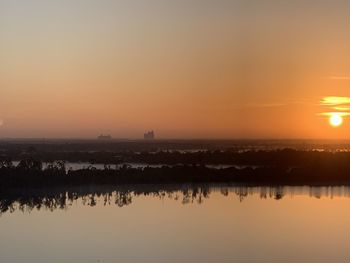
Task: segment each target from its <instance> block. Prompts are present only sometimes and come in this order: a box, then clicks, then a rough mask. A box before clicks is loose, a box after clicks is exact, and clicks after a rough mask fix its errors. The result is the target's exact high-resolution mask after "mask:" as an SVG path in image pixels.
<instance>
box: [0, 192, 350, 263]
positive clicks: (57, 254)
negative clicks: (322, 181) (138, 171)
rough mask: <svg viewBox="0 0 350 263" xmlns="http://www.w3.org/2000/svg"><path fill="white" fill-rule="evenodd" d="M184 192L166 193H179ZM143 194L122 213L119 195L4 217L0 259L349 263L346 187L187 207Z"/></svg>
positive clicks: (231, 197) (221, 195) (232, 195)
mask: <svg viewBox="0 0 350 263" xmlns="http://www.w3.org/2000/svg"><path fill="white" fill-rule="evenodd" d="M281 189H283V198H278V200H276V199H275V197H276V196H279V193H281ZM91 190H92V189H90V192H91ZM153 190H154V189H153ZM153 190H152V191H153ZM184 190H186V188H185V189H183V188H182V189H181V188H180V189H168V191H173V195H174V196H175V195H177V194H179V195H180V196H183V193H184ZM188 190H189V189H188ZM85 191H86V193H88V192H89V191H87V190H86V189H85ZM94 191H96V189H95V190H94ZM134 191H135V192H136V191H137V190H136V189H134ZM139 191H140V192H139V194H138V195H136V194H134V193H132V194H131V196H132V204H131V205H125V206H121V207H119V206H116V205H114V200H115V196H116V193H117V192H114V193H112V195H111V196H112V200H113V202H111V205H108V202H107V204H105V201H104V198H105V197H104V195H100V197H97V196H96V198H95V199H96V203H95V204H94V205H93V206H91V201H89V200H91V198H90V197H91V195H87V196H86V197H82V198H78V199H76V200H75V201H74V202H73V203H72V204H71V205H70V207H69V209H52V211H50V210H49V209H39V210H37V209H33V210H28V211H24V212H23V211H20V210H18V209H15V210H14V211H13V213H4V214H2V216H1V217H0V227H1V229H2V237H1V239H0V252H1V253H0V261H1V262H174V263H175V262H240V263H241V262H269V263H270V262H346V260H347V259H348V257H349V256H350V252H349V250H348V246H347V240H348V236H349V234H350V227H349V224H348V218H349V216H350V212H349V211H350V209H349V208H350V199H349V198H348V197H349V194H348V192H349V191H348V188H345V187H336V188H328V187H327V188H307V187H302V188H294V187H286V188H242V187H233V188H232V187H215V188H211V189H210V194H209V196H208V198H205V201H204V202H202V203H201V204H200V205H199V204H198V202H196V201H194V202H192V201H190V202H188V203H187V204H186V205H184V203H183V202H182V199H181V198H180V199H179V200H177V199H176V198H174V196H173V197H171V198H169V197H168V194H167V193H166V192H167V191H165V192H164V194H162V193H161V194H160V195H156V194H147V193H146V192H145V190H143V191H141V190H139ZM191 191H193V189H192V190H191ZM270 191H271V192H272V193H273V194H272V196H271V198H270V194H269V193H270ZM107 192H108V191H107ZM265 192H267V196H268V197H267V198H265V194H264V193H265ZM82 193H83V191H82ZM202 193H203V192H202ZM237 193H239V195H237ZM96 195H98V194H96ZM310 195H311V196H312V197H311V198H310ZM240 196H243V197H244V198H243V200H242V198H241V197H240ZM262 197H263V198H262ZM315 197H317V198H315ZM84 200H85V201H84ZM84 204H85V205H84ZM87 204H88V205H87ZM19 251H20V253H19ZM252 251H254V253H252Z"/></svg>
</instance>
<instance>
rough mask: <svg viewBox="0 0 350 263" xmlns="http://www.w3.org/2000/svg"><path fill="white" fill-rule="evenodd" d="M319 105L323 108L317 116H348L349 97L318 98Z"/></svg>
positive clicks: (349, 107)
mask: <svg viewBox="0 0 350 263" xmlns="http://www.w3.org/2000/svg"><path fill="white" fill-rule="evenodd" d="M319 105H320V106H322V107H324V108H325V111H324V112H321V113H318V114H317V115H318V116H327V117H330V116H335V115H338V116H341V117H346V116H350V97H340V96H328V97H324V98H322V99H321V100H320V103H319Z"/></svg>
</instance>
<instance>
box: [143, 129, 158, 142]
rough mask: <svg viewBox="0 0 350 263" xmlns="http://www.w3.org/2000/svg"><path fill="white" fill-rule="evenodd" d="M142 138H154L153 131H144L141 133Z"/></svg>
mask: <svg viewBox="0 0 350 263" xmlns="http://www.w3.org/2000/svg"><path fill="white" fill-rule="evenodd" d="M143 138H144V139H145V140H154V138H155V136H154V131H149V132H146V133H145V134H144V135H143Z"/></svg>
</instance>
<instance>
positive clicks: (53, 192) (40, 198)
mask: <svg viewBox="0 0 350 263" xmlns="http://www.w3.org/2000/svg"><path fill="white" fill-rule="evenodd" d="M212 192H219V193H221V194H222V195H223V196H229V195H234V196H235V197H237V198H238V199H239V200H240V201H241V202H243V201H244V199H245V198H246V197H248V196H250V195H257V196H259V197H260V198H261V199H275V200H280V199H282V198H284V197H286V196H287V197H289V198H293V197H294V196H297V195H303V196H309V197H312V198H322V197H328V198H333V197H350V187H348V186H337V187H334V186H332V187H331V186H329V187H308V186H303V187H292V186H281V187H267V186H259V187H249V186H232V185H230V186H222V185H214V186H213V185H198V186H184V185H181V186H159V185H137V186H123V187H119V188H116V187H107V186H86V187H74V188H70V189H66V188H65V189H59V188H58V189H45V190H42V189H41V190H28V189H27V190H24V189H18V190H12V191H8V192H6V193H0V214H3V213H7V212H9V213H12V212H14V211H16V210H19V211H22V212H30V211H32V210H33V209H37V210H40V209H45V210H50V211H54V210H56V209H62V210H65V209H68V208H69V207H70V206H72V205H73V204H74V203H75V202H77V201H78V200H79V201H80V202H81V203H82V204H83V205H86V206H96V205H97V204H102V205H103V206H107V205H116V206H118V207H123V206H127V205H130V204H132V202H133V198H134V197H139V196H144V197H157V198H159V199H160V200H163V199H172V200H176V201H179V202H181V203H182V204H202V203H203V202H204V201H205V199H208V198H210V194H211V193H212Z"/></svg>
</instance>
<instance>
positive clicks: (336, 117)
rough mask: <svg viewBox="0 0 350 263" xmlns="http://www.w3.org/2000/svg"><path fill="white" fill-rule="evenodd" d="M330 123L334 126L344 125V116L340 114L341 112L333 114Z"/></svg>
mask: <svg viewBox="0 0 350 263" xmlns="http://www.w3.org/2000/svg"><path fill="white" fill-rule="evenodd" d="M329 123H330V124H331V125H332V126H333V127H338V126H340V125H342V123H343V117H342V116H340V114H332V116H331V117H329Z"/></svg>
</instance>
